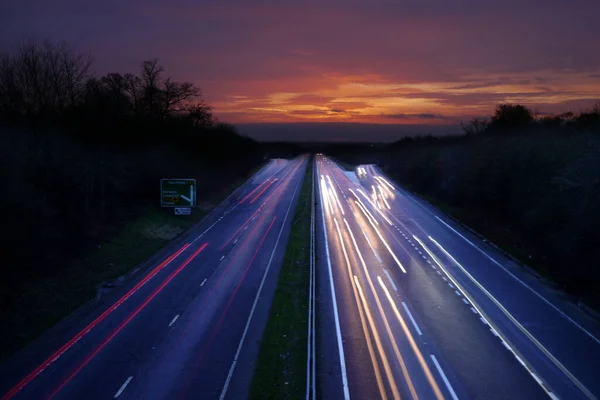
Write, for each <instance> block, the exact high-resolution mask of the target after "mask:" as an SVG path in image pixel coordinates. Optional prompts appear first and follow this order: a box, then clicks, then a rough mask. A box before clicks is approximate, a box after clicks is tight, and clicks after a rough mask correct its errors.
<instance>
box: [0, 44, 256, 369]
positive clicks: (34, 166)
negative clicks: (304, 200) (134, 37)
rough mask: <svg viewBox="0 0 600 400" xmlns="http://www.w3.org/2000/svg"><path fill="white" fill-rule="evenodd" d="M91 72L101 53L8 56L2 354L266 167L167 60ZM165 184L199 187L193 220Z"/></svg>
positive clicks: (0, 201) (0, 207)
mask: <svg viewBox="0 0 600 400" xmlns="http://www.w3.org/2000/svg"><path fill="white" fill-rule="evenodd" d="M92 70H93V63H92V58H91V56H88V55H86V54H82V53H79V52H77V51H75V50H73V49H72V48H70V47H69V46H68V45H66V44H62V43H53V42H49V41H45V42H35V41H27V42H24V43H23V44H21V45H20V46H17V47H15V48H14V50H13V51H11V52H8V53H5V54H0V176H1V177H2V190H1V191H0V217H1V219H2V221H3V223H2V228H3V229H2V230H1V231H0V242H1V243H2V244H3V245H2V253H3V258H4V260H5V262H4V263H3V266H2V280H0V303H2V304H3V307H2V310H1V311H0V318H1V319H2V320H3V321H4V322H3V324H2V328H0V337H2V345H1V346H0V359H3V358H5V357H7V356H9V355H10V354H12V353H14V351H16V350H18V349H19V348H21V347H23V346H24V345H25V344H27V343H28V342H29V341H31V340H32V339H34V338H35V337H36V336H38V335H39V334H41V333H42V332H43V331H44V330H45V329H47V328H48V327H50V326H52V324H54V323H55V322H57V321H58V320H60V319H61V317H63V316H65V315H68V314H69V312H70V311H72V310H74V309H75V308H77V307H78V306H79V305H81V304H82V303H83V302H85V301H86V300H88V299H90V298H93V296H94V295H95V294H96V289H97V286H98V285H99V284H100V282H103V281H105V280H106V279H113V278H115V277H117V276H119V275H121V274H123V273H125V272H127V271H129V270H130V269H132V268H133V267H134V266H135V265H137V264H138V263H140V262H141V261H143V260H144V259H145V258H146V257H147V256H149V255H151V254H153V253H154V252H155V251H156V250H158V249H159V248H160V247H162V246H163V245H164V244H165V243H166V242H167V241H168V240H169V239H171V238H173V237H175V236H177V235H178V234H179V233H181V232H182V231H183V230H185V229H186V228H188V227H189V226H191V224H192V223H193V221H195V220H196V219H197V218H199V217H201V216H202V215H203V214H204V213H205V212H207V211H208V210H210V209H211V208H212V207H213V206H214V205H215V204H218V200H219V199H220V198H223V196H224V195H225V194H226V193H229V192H230V191H231V190H232V189H233V188H234V187H235V186H236V185H238V184H239V183H240V181H243V180H245V179H246V178H247V177H248V174H249V171H253V170H255V169H256V168H257V167H258V166H260V165H261V164H262V162H263V160H264V154H263V149H262V147H261V146H260V145H259V144H258V143H257V142H255V141H253V140H251V139H249V138H246V137H242V136H240V135H238V134H237V132H236V130H235V128H234V127H233V126H231V125H228V124H224V123H220V122H219V121H217V120H216V119H215V118H214V117H213V115H212V112H211V109H210V107H209V106H208V105H207V104H205V103H204V101H203V100H202V97H201V91H200V89H199V88H198V87H196V86H195V85H193V84H191V83H189V82H177V81H174V80H172V79H171V78H169V77H168V76H166V75H165V69H164V67H163V66H162V65H161V64H160V62H159V61H158V60H157V59H152V60H147V61H143V62H141V63H140V68H139V71H138V72H137V73H125V74H121V73H109V74H106V75H104V76H97V75H95V74H94V73H93V72H92ZM164 177H183V178H195V179H196V180H197V183H198V189H197V201H198V207H197V208H196V209H195V210H194V212H193V215H192V217H191V218H187V219H186V217H182V218H181V219H180V218H175V217H174V216H172V215H170V214H169V212H170V210H162V209H160V207H158V206H159V204H158V202H159V181H160V178H164Z"/></svg>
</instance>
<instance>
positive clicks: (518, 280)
mask: <svg viewBox="0 0 600 400" xmlns="http://www.w3.org/2000/svg"><path fill="white" fill-rule="evenodd" d="M434 217H436V218H437V219H438V220H439V221H440V222H441V223H442V224H444V225H446V226H447V227H448V228H449V229H450V230H451V231H452V232H454V233H456V234H457V235H458V236H460V237H461V238H463V239H464V240H465V241H466V242H467V243H469V244H470V245H471V246H473V247H474V248H475V249H477V250H479V252H480V253H481V254H483V255H484V256H486V257H487V258H489V259H490V260H491V261H492V262H493V263H494V264H496V265H497V266H499V267H500V268H502V269H503V270H504V272H506V273H507V274H509V275H510V276H511V277H512V278H513V279H515V280H516V281H517V282H519V283H520V284H521V285H523V286H525V287H526V288H527V289H529V290H530V291H531V292H532V293H533V294H535V295H536V296H537V297H539V298H540V299H541V300H543V301H544V302H545V303H546V304H548V305H549V306H550V307H552V308H553V309H554V310H556V311H557V312H558V313H559V314H560V315H562V316H563V317H564V318H566V319H567V320H569V322H571V323H572V324H573V325H575V326H576V327H577V328H579V329H580V330H581V331H582V332H584V333H585V334H586V335H588V336H589V337H590V338H592V339H593V340H594V341H595V342H596V343H598V344H600V339H598V338H597V337H596V336H594V335H593V334H592V333H591V332H589V331H588V330H586V329H585V328H584V327H583V326H581V325H579V324H578V323H577V322H576V321H574V320H573V319H572V318H571V317H569V316H568V315H567V314H565V313H564V312H562V311H561V310H560V308H558V307H557V306H555V305H554V304H552V303H551V302H550V300H548V299H546V298H545V297H544V296H542V295H541V294H539V293H538V292H537V291H535V290H534V289H533V288H532V287H531V286H529V285H528V284H526V283H525V282H523V281H522V280H521V279H519V278H518V277H517V276H516V275H515V274H513V273H512V272H510V271H509V270H508V269H506V267H504V266H503V265H502V264H500V263H499V262H498V261H496V260H495V259H494V258H492V257H491V256H490V255H489V254H487V253H486V252H485V251H483V250H481V249H480V248H479V247H477V246H476V245H475V244H473V242H471V241H470V240H469V239H467V238H466V237H464V236H463V235H461V234H460V233H459V232H458V231H456V230H455V229H454V228H452V227H451V226H450V225H448V224H447V223H446V222H444V221H443V220H442V219H441V218H440V217H438V216H437V215H434Z"/></svg>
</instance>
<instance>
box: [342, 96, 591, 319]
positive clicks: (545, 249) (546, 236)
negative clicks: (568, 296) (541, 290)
mask: <svg viewBox="0 0 600 400" xmlns="http://www.w3.org/2000/svg"><path fill="white" fill-rule="evenodd" d="M480 121H481V120H477V122H475V123H473V122H472V123H471V124H470V125H468V127H467V129H465V135H463V136H458V137H456V136H449V137H421V138H405V139H402V140H400V141H398V142H395V143H392V144H390V145H388V146H386V148H385V149H382V150H381V151H379V152H378V154H377V156H376V160H375V162H377V163H379V164H380V165H381V166H382V167H383V168H384V170H386V171H387V172H388V173H389V174H390V175H391V176H392V177H393V178H394V179H396V180H397V181H398V182H401V183H403V184H404V185H406V186H408V187H410V188H411V189H413V190H415V191H416V192H418V193H420V194H422V195H425V196H427V197H428V198H430V199H432V200H434V201H436V202H438V204H440V205H443V206H444V207H446V210H447V211H450V212H451V213H453V214H454V215H456V216H457V217H459V218H460V219H462V220H463V221H465V222H466V223H467V224H468V225H470V226H472V227H474V228H475V229H476V230H478V231H480V232H481V233H483V234H484V235H486V236H487V237H488V238H490V239H491V240H493V241H494V242H496V243H498V244H500V245H501V246H503V247H504V248H506V249H508V250H509V251H510V252H512V253H513V254H515V255H517V256H518V257H519V258H520V259H522V260H523V261H524V262H525V263H526V264H529V265H531V266H533V267H534V268H536V269H537V270H538V271H540V272H541V273H542V274H543V275H545V276H547V277H549V278H551V279H553V280H554V281H555V282H557V283H558V284H559V285H561V286H563V287H564V288H565V289H566V290H567V291H569V292H571V293H573V294H575V295H576V296H577V298H583V300H584V301H585V302H588V303H589V304H590V305H593V306H594V307H596V308H598V309H600V292H599V291H598V287H600V272H599V270H598V268H596V267H595V265H596V264H597V262H596V258H597V257H596V254H597V247H598V244H599V243H600V230H599V229H598V226H600V108H599V107H598V106H596V107H594V108H593V109H591V110H588V111H585V112H582V113H580V114H574V113H571V112H568V113H563V114H560V115H556V116H544V117H542V118H540V119H537V120H535V119H532V114H531V113H530V112H529V111H528V110H527V109H526V108H525V107H523V106H519V105H500V106H498V108H497V109H496V114H495V115H494V116H493V117H492V119H491V121H492V122H491V123H490V124H489V126H486V127H485V128H482V124H481V123H480ZM368 150H369V149H368V148H366V147H364V148H363V152H365V153H370V152H369V151H368ZM338 158H340V159H342V160H344V161H347V162H351V163H354V164H359V163H368V162H374V160H373V158H374V156H373V154H372V152H371V154H370V155H367V156H365V157H361V156H360V154H359V152H358V151H349V152H346V153H344V152H343V151H340V152H339V155H338Z"/></svg>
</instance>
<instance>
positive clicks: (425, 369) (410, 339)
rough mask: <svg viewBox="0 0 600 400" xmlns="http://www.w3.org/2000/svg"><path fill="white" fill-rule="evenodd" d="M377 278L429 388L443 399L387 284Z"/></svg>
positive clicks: (379, 277) (437, 396)
mask: <svg viewBox="0 0 600 400" xmlns="http://www.w3.org/2000/svg"><path fill="white" fill-rule="evenodd" d="M377 280H378V281H379V284H380V285H381V287H382V288H383V291H384V292H385V295H386V297H387V298H388V301H389V302H390V305H391V306H392V309H393V310H394V314H396V318H398V322H400V326H402V330H403V331H404V333H405V335H406V337H407V338H408V342H409V343H410V347H411V348H412V349H413V351H414V352H415V355H416V356H417V359H418V360H419V364H420V365H421V368H422V369H423V372H424V373H425V376H426V377H427V381H428V382H429V384H430V385H431V388H432V389H433V392H434V393H435V397H436V398H437V399H443V398H444V396H443V395H442V391H441V390H440V387H439V386H438V384H437V382H436V381H435V379H434V378H433V374H432V373H431V370H430V369H429V366H428V365H427V362H425V359H424V358H423V354H422V353H421V350H419V347H418V346H417V343H416V342H415V339H414V338H413V335H412V334H411V333H410V330H409V329H408V326H406V323H405V322H404V319H403V318H402V315H400V311H398V307H396V303H394V299H392V296H391V295H390V292H389V290H388V288H387V286H385V284H384V283H383V280H381V276H377Z"/></svg>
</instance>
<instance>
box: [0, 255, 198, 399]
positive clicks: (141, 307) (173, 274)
mask: <svg viewBox="0 0 600 400" xmlns="http://www.w3.org/2000/svg"><path fill="white" fill-rule="evenodd" d="M206 246H208V243H204V244H202V246H200V247H199V248H198V249H197V250H196V251H195V252H193V253H192V254H191V255H190V256H189V257H188V258H187V259H186V260H185V261H184V262H183V263H182V264H181V265H180V266H179V267H177V269H176V270H174V271H173V272H171V274H170V275H169V276H168V277H167V278H166V279H165V280H164V281H163V282H162V283H161V284H160V285H159V286H158V287H157V288H156V289H154V290H153V291H152V293H151V294H150V295H148V297H146V299H145V300H144V301H143V302H142V303H141V304H140V305H138V306H137V307H136V308H135V310H133V311H132V312H131V314H129V316H128V317H127V318H126V319H125V320H123V321H122V322H121V323H120V324H119V325H118V326H117V327H116V328H115V329H114V330H113V331H112V332H111V333H110V334H109V335H108V336H107V337H106V338H105V339H104V340H103V341H102V342H101V343H100V345H99V346H98V347H96V349H95V350H94V351H93V352H92V353H91V354H90V355H88V356H87V358H86V359H85V360H84V361H83V362H82V363H81V364H79V366H78V367H77V368H76V369H75V370H74V371H73V372H71V374H70V375H68V376H67V377H66V378H65V379H64V380H63V381H62V383H61V384H60V385H59V386H58V387H57V388H56V389H54V391H53V392H52V393H51V394H50V395H49V396H48V397H47V399H53V398H54V397H55V396H56V395H57V394H58V393H59V392H60V391H61V390H62V389H63V388H64V387H65V386H66V385H67V384H68V383H69V382H70V381H71V380H72V379H73V378H74V377H75V376H76V375H77V374H79V372H80V371H81V370H82V369H83V368H85V366H86V365H88V364H89V362H90V361H91V360H93V359H94V357H96V355H97V354H98V353H100V351H102V349H103V348H104V347H106V345H107V344H108V343H110V341H111V340H113V338H114V337H115V336H117V335H118V334H119V332H121V331H122V330H123V328H125V327H126V326H127V325H128V324H129V323H130V322H131V320H133V319H134V318H135V317H136V316H137V315H138V314H139V313H140V312H141V311H142V310H144V309H145V308H146V306H147V305H148V304H149V303H150V302H151V301H152V300H153V299H154V298H155V297H156V296H157V295H158V294H159V293H161V292H162V290H163V289H164V288H165V286H167V285H168V284H169V283H170V282H171V281H172V280H173V279H174V278H175V277H176V276H177V275H178V274H179V273H180V272H181V271H182V270H183V269H184V268H185V267H187V265H188V264H189V263H190V262H192V260H194V259H195V258H196V256H198V254H199V253H200V252H201V251H202V250H204V249H205V248H206ZM4 398H10V397H8V396H5V397H4Z"/></svg>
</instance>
